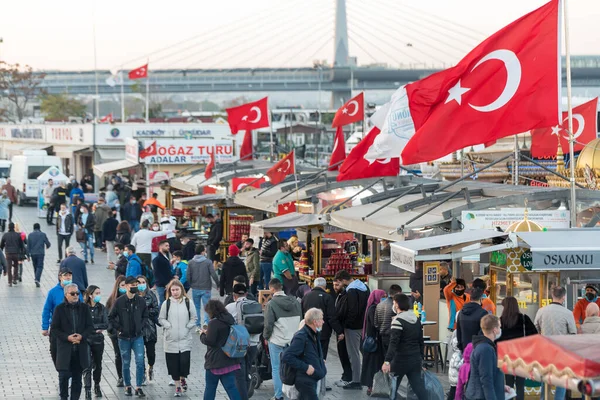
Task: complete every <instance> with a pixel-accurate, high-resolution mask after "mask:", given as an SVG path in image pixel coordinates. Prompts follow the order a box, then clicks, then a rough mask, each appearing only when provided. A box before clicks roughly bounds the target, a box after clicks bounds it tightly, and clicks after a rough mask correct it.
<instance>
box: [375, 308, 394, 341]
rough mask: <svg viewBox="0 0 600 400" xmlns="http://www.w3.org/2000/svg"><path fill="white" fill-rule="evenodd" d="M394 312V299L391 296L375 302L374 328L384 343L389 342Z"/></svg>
mask: <svg viewBox="0 0 600 400" xmlns="http://www.w3.org/2000/svg"><path fill="white" fill-rule="evenodd" d="M395 315H396V313H395V312H394V300H393V299H392V298H391V297H388V298H387V299H385V301H382V302H381V303H379V304H377V308H376V309H375V321H374V324H375V328H377V330H378V331H379V334H380V335H381V339H382V340H383V343H384V344H385V345H388V344H389V343H390V335H391V333H392V319H393V318H394V316H395Z"/></svg>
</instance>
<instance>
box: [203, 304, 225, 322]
mask: <svg viewBox="0 0 600 400" xmlns="http://www.w3.org/2000/svg"><path fill="white" fill-rule="evenodd" d="M205 310H206V313H207V314H208V316H209V317H210V318H217V317H219V316H220V315H223V314H227V309H226V308H225V306H224V305H223V303H221V302H220V301H219V300H209V301H208V303H206V308H205Z"/></svg>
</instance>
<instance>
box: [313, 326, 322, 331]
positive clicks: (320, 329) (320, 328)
mask: <svg viewBox="0 0 600 400" xmlns="http://www.w3.org/2000/svg"><path fill="white" fill-rule="evenodd" d="M315 330H316V331H317V332H321V331H322V330H323V327H322V326H320V327H318V328H316V329H315Z"/></svg>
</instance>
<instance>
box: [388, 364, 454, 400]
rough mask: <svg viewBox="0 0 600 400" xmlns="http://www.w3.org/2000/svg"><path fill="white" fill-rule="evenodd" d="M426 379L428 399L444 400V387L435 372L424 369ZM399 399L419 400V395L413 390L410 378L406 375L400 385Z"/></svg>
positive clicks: (423, 374)
mask: <svg viewBox="0 0 600 400" xmlns="http://www.w3.org/2000/svg"><path fill="white" fill-rule="evenodd" d="M421 376H422V377H423V380H424V381H425V390H426V391H427V399H428V400H444V399H445V398H446V396H445V395H444V388H443V386H442V384H441V383H440V381H439V380H438V378H437V377H436V376H435V374H434V373H432V372H429V371H423V373H422V374H421ZM397 398H398V399H406V400H418V399H417V395H416V394H415V392H413V390H412V388H411V387H410V384H409V383H408V379H407V378H406V377H404V379H403V380H402V382H401V384H400V385H399V387H398V397H397Z"/></svg>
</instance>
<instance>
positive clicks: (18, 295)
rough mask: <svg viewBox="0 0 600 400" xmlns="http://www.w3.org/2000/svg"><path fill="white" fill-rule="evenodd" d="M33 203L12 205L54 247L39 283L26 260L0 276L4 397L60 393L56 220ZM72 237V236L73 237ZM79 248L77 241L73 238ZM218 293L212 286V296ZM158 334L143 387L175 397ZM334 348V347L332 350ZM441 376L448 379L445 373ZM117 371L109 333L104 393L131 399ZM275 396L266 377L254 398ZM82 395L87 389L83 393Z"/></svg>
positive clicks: (105, 279) (157, 395)
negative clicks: (46, 330) (49, 327)
mask: <svg viewBox="0 0 600 400" xmlns="http://www.w3.org/2000/svg"><path fill="white" fill-rule="evenodd" d="M36 211H37V210H36V209H35V208H33V207H16V206H15V207H14V214H15V215H14V218H13V220H14V222H17V223H19V225H20V227H21V229H24V230H25V232H27V233H29V232H30V231H31V230H33V224H34V223H35V222H39V223H40V225H41V226H42V231H43V232H45V233H46V234H47V235H48V238H49V239H50V242H51V244H52V247H51V248H50V249H49V250H47V252H46V257H45V261H44V273H43V275H42V280H41V288H36V287H35V284H34V275H33V267H32V265H31V263H30V262H27V261H25V264H24V266H23V282H22V283H19V284H18V285H17V286H16V287H12V288H10V287H8V284H7V278H6V277H1V278H0V310H1V312H0V321H1V322H0V399H58V374H57V372H56V370H55V368H54V365H53V364H52V360H51V359H50V351H49V343H48V338H46V337H44V336H42V334H41V313H42V308H43V306H44V302H45V299H46V294H47V293H48V291H49V290H50V289H51V288H52V287H54V286H55V285H56V282H57V281H56V277H57V274H58V264H57V263H56V260H57V259H58V250H57V239H56V233H55V232H56V231H55V227H54V226H47V225H46V221H45V219H43V218H38V217H37V213H36ZM73 241H74V237H73ZM75 247H76V248H77V249H79V245H78V244H75ZM95 261H96V263H95V264H94V265H91V264H87V271H88V280H89V282H90V284H95V285H97V286H99V287H100V288H101V290H102V298H103V301H102V302H103V303H104V302H105V301H106V298H107V297H108V295H109V294H110V291H111V290H112V285H113V283H114V272H113V271H110V270H108V269H107V268H106V266H107V261H106V253H103V252H101V251H99V250H97V251H96V255H95ZM216 297H218V293H217V292H216V291H213V298H216ZM158 335H159V340H158V343H157V345H156V354H157V360H156V365H155V382H153V383H150V384H148V385H147V386H145V387H144V391H145V392H146V395H147V398H148V399H166V398H172V397H173V394H174V388H173V387H170V386H168V382H169V380H170V378H169V376H168V375H167V367H166V363H165V355H164V352H163V350H162V349H163V346H162V332H161V330H160V328H159V332H158ZM195 343H196V345H195V347H194V348H193V350H192V365H191V371H190V376H189V377H188V385H189V390H188V392H187V393H186V394H184V396H183V398H189V399H198V398H201V397H202V396H203V393H204V387H205V384H204V367H203V365H204V354H205V346H204V345H202V344H201V343H200V340H199V338H198V336H196V338H195ZM332 348H333V351H332V350H331V349H332ZM329 358H330V360H328V363H327V368H328V379H329V382H328V384H329V385H332V386H333V381H334V380H337V379H339V378H340V376H341V373H342V370H341V367H340V363H339V359H338V357H337V354H336V353H335V346H333V345H332V346H330V357H329ZM134 364H135V363H134V362H133V360H132V381H135V378H134V374H135V372H134V371H135V367H134ZM440 378H441V379H442V381H443V382H445V381H446V379H444V377H443V376H442V375H440ZM116 381H117V374H116V370H115V365H114V353H113V348H112V344H111V342H110V340H109V339H108V337H107V338H106V341H105V349H104V357H103V370H102V382H101V388H102V391H103V393H104V398H105V399H109V400H111V399H127V398H128V397H125V395H124V393H123V390H122V388H117V387H116ZM272 396H273V384H272V383H271V381H265V382H264V383H263V384H262V386H261V388H260V389H258V390H257V391H256V392H255V394H254V396H253V397H252V399H256V400H266V399H270V398H271V397H272ZM82 398H83V394H82ZM216 398H217V399H219V400H220V399H227V398H228V397H227V395H226V393H225V391H224V390H223V388H222V386H219V389H218V391H217V397H216ZM326 398H327V399H343V398H345V399H361V398H367V395H366V391H362V392H358V391H351V392H348V391H345V390H343V389H341V388H337V387H335V386H333V390H332V391H330V392H327V396H326Z"/></svg>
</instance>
